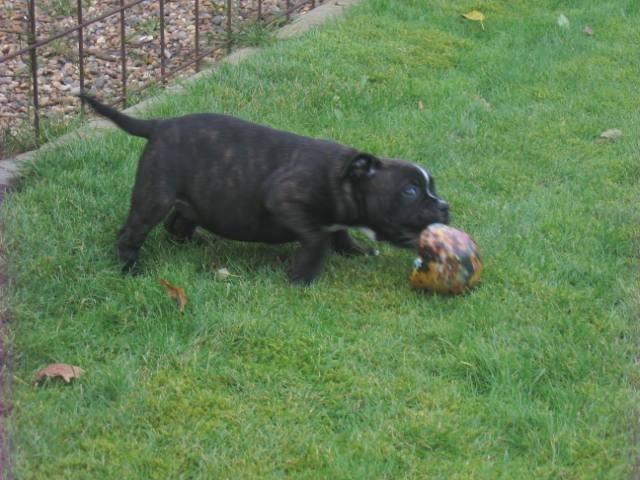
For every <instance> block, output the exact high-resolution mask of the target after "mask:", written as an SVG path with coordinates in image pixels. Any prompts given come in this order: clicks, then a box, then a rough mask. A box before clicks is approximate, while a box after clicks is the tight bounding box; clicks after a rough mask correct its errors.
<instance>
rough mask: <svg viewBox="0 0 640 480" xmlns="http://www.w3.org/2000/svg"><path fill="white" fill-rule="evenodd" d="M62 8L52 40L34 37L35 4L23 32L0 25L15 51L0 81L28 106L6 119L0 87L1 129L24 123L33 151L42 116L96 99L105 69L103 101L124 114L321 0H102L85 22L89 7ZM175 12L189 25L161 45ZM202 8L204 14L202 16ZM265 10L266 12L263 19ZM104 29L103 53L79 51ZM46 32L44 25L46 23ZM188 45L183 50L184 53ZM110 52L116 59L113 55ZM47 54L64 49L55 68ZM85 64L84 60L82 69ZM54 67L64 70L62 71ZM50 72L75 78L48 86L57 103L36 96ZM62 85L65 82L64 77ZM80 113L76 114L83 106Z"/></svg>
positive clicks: (1, 59)
mask: <svg viewBox="0 0 640 480" xmlns="http://www.w3.org/2000/svg"><path fill="white" fill-rule="evenodd" d="M47 1H48V0H47ZM66 1H67V7H71V9H69V10H68V11H67V15H66V20H67V21H66V25H65V24H64V22H61V27H60V28H59V30H58V26H57V25H54V28H53V30H54V32H49V33H48V35H47V36H43V37H41V36H39V32H38V26H39V22H38V20H39V18H38V11H39V8H38V6H37V5H36V1H35V0H28V5H27V9H26V12H24V14H22V13H20V14H19V15H18V16H20V15H24V17H23V18H19V20H24V22H23V25H24V24H26V25H25V26H26V31H21V28H15V27H14V28H13V29H11V28H9V25H7V28H4V29H3V25H0V33H2V32H4V33H8V34H15V35H17V36H18V37H19V38H20V42H22V43H23V45H20V46H19V47H18V48H14V49H13V51H9V53H7V50H8V49H9V48H8V47H6V48H3V49H0V55H2V56H0V79H2V78H5V79H7V78H9V79H11V80H14V81H13V82H12V83H16V82H15V79H19V80H20V81H21V87H22V89H23V90H24V89H25V88H27V87H25V83H26V84H28V92H25V93H26V94H27V98H28V105H24V104H23V105H18V102H14V103H16V105H15V111H12V106H13V104H12V101H13V99H12V92H10V91H8V92H5V93H3V90H2V88H1V87H2V86H3V85H2V84H0V95H2V96H0V101H2V100H3V96H4V101H5V106H4V107H5V108H4V110H3V111H4V112H5V113H4V115H3V114H2V113H1V112H0V120H4V119H7V118H8V119H9V122H14V123H18V122H22V124H23V127H24V123H25V122H27V125H30V128H31V130H32V135H33V140H34V141H33V143H34V144H35V145H38V144H39V143H40V139H41V117H42V116H43V114H46V112H47V111H49V110H50V109H54V107H56V106H60V104H61V103H62V102H63V101H64V102H67V103H69V100H70V98H72V95H71V94H72V93H73V92H74V91H80V90H82V91H86V90H89V91H93V92H97V91H100V90H101V89H102V87H103V86H104V77H101V76H100V75H97V74H96V73H97V71H100V70H101V68H102V67H104V68H106V67H107V66H108V67H109V69H110V72H111V76H114V71H115V70H118V75H117V76H118V77H119V78H117V79H112V78H108V80H109V81H110V82H111V81H112V80H114V81H117V83H119V85H116V86H115V87H114V88H112V89H111V90H110V91H111V93H112V95H111V98H110V99H108V100H109V103H111V104H115V103H121V104H122V106H123V107H126V106H127V103H128V101H129V99H130V98H131V96H132V95H133V94H134V93H138V92H140V91H142V90H144V89H146V88H148V87H150V86H152V85H165V84H166V83H167V81H168V79H169V78H171V77H173V76H175V75H176V74H178V73H180V72H183V71H185V70H186V69H189V68H190V69H192V71H196V72H197V71H199V70H200V69H201V67H202V63H203V61H204V59H206V58H207V57H209V58H213V59H215V58H218V57H220V56H222V55H223V54H225V53H228V52H229V51H230V50H231V48H232V46H233V44H234V42H235V41H237V39H238V38H239V33H241V32H242V31H246V30H247V29H251V28H265V27H268V26H269V25H273V24H275V23H278V22H282V23H284V22H286V21H288V20H289V19H290V16H291V15H292V14H294V13H295V12H299V11H305V10H309V9H312V8H315V6H316V3H321V0H318V1H317V2H316V0H271V1H269V0H173V1H171V0H130V1H126V0H110V1H106V2H104V1H103V2H100V4H101V5H102V7H103V8H104V7H105V5H106V8H107V9H106V11H103V12H100V13H98V14H96V13H95V9H92V12H91V13H93V16H89V18H87V15H86V10H87V5H88V2H90V1H91V0H75V6H74V5H73V2H74V0H66ZM16 3H18V2H16ZM45 3H46V2H45ZM185 4H187V5H189V4H190V5H191V6H192V7H187V8H186V9H185V8H184V7H185ZM176 5H179V6H181V7H182V11H185V10H186V11H188V12H189V16H190V17H191V18H190V20H191V22H190V23H185V22H183V23H182V25H181V26H178V27H175V26H174V28H173V32H172V38H174V37H176V35H177V38H178V40H177V41H173V40H172V39H168V38H167V18H168V16H171V15H173V13H174V12H173V11H172V12H169V13H167V11H166V10H167V7H175V6H176ZM137 6H142V7H145V8H146V11H145V15H144V19H143V21H144V23H145V26H144V28H142V29H140V28H137V29H136V28H134V27H133V26H132V23H134V21H135V20H139V17H140V16H138V15H136V14H134V13H133V12H134V10H135V8H136V7H137ZM151 6H154V7H156V6H157V8H153V14H152V15H149V8H150V7H151ZM203 6H206V8H205V9H204V10H205V11H203ZM265 6H267V7H268V9H267V11H265ZM12 8H13V7H12ZM17 8H18V7H16V9H17ZM174 10H175V9H174ZM214 14H215V15H214ZM69 21H71V22H73V23H72V25H71V26H69V25H68V24H69ZM108 22H111V27H112V29H111V32H110V33H111V35H110V40H111V41H110V42H109V44H110V46H111V50H109V49H108V48H107V49H106V50H105V49H100V48H87V43H92V44H94V43H95V42H88V40H94V39H95V37H96V35H97V33H96V30H95V29H96V28H99V27H96V26H99V25H104V24H106V23H108ZM54 23H55V22H54ZM138 23H139V22H138ZM50 24H51V22H49V23H48V25H50ZM116 24H117V26H116ZM212 25H215V28H211V27H212ZM94 27H95V28H94ZM49 30H51V28H50V29H49ZM116 31H117V34H116V33H115V32H116ZM140 32H142V34H140ZM116 37H117V38H116ZM189 37H191V38H190V39H189ZM97 40H98V42H100V41H101V40H102V43H103V44H104V43H105V42H104V36H102V35H100V36H98V37H97ZM174 40H175V39H174ZM188 43H191V47H190V48H189V47H185V44H188ZM116 44H117V47H118V48H117V51H116V50H115V48H113V47H114V46H115V45H116ZM61 45H62V46H61ZM1 46H2V45H0V47H1ZM54 47H55V48H58V49H60V48H64V49H65V53H64V54H63V55H60V57H62V58H66V60H63V61H61V62H58V63H59V65H57V66H56V65H53V66H52V65H51V64H48V63H46V61H41V60H43V55H42V54H41V51H42V50H45V49H47V48H49V49H51V48H54ZM135 52H137V53H136V55H138V57H143V58H144V61H143V62H142V63H143V65H142V67H141V66H140V65H137V66H135V65H133V64H132V61H131V57H132V55H133V54H134V53H135ZM154 57H155V58H154ZM88 59H90V61H89V64H88ZM11 61H14V62H15V61H19V62H20V63H21V64H22V65H24V68H22V70H20V69H15V68H9V66H12V65H10V62H11ZM61 64H64V67H63V65H61ZM115 64H119V66H118V68H115ZM88 67H89V71H88V69H87V68H88ZM56 68H60V69H62V70H63V71H64V72H63V73H65V74H68V73H69V69H72V70H73V74H72V76H73V77H75V78H73V79H72V81H69V83H72V85H73V86H70V85H66V84H65V85H63V84H61V83H60V82H55V84H56V85H57V86H58V87H59V88H62V89H64V92H63V94H59V95H57V98H56V96H55V95H43V92H42V91H41V89H47V91H51V85H48V84H47V82H48V81H49V80H48V77H47V73H51V70H52V69H54V70H55V69H56ZM132 69H135V70H140V69H142V70H143V71H144V73H145V77H146V78H145V80H144V81H141V80H140V79H139V78H138V79H137V81H136V84H135V85H130V82H129V77H130V73H131V71H132ZM59 75H62V74H59ZM65 80H67V78H66V77H65ZM112 83H113V82H112ZM114 92H117V95H113V93H114ZM43 97H47V98H48V99H49V100H48V101H47V102H45V103H43V102H42V101H41V99H42V98H43ZM71 101H73V100H71ZM22 103H24V102H22ZM75 105H77V102H76V103H75ZM75 105H69V109H70V110H73V109H75V108H77V107H76V106H75ZM80 108H81V111H82V113H83V114H84V105H82V106H81V107H80ZM25 110H26V111H25ZM65 111H66V110H65ZM2 117H4V119H3V118H2ZM4 123H7V122H4ZM4 128H6V126H5V127H4ZM1 153H2V148H1V147H0V154H1Z"/></svg>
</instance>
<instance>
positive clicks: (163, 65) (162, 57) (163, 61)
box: [160, 0, 167, 85]
mask: <svg viewBox="0 0 640 480" xmlns="http://www.w3.org/2000/svg"><path fill="white" fill-rule="evenodd" d="M165 48H166V44H165V41H164V0H160V79H161V80H162V84H163V85H166V83H167V79H166V78H165V69H166V57H165Z"/></svg>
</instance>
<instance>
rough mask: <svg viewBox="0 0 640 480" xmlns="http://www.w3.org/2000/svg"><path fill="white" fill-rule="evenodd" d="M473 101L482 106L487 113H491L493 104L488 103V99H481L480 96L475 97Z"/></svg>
mask: <svg viewBox="0 0 640 480" xmlns="http://www.w3.org/2000/svg"><path fill="white" fill-rule="evenodd" d="M473 99H474V100H475V101H476V102H477V103H478V105H480V106H481V107H482V108H483V109H484V110H485V111H487V112H490V111H491V104H490V103H489V102H488V101H487V99H486V98H483V97H481V96H480V95H475V96H474V97H473Z"/></svg>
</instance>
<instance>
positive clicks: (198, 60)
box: [194, 0, 200, 72]
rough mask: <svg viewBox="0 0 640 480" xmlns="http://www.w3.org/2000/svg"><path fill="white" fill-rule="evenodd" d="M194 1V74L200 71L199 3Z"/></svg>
mask: <svg viewBox="0 0 640 480" xmlns="http://www.w3.org/2000/svg"><path fill="white" fill-rule="evenodd" d="M195 1H196V5H195V12H194V13H195V17H196V32H195V33H196V38H195V43H196V45H195V46H196V72H199V71H200V2H199V1H198V0H195Z"/></svg>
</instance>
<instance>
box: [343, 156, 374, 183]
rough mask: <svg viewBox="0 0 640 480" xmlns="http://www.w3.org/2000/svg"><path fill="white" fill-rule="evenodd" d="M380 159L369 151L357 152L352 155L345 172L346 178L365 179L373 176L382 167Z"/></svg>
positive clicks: (344, 176)
mask: <svg viewBox="0 0 640 480" xmlns="http://www.w3.org/2000/svg"><path fill="white" fill-rule="evenodd" d="M381 164H382V162H380V159H379V158H377V157H374V156H373V155H370V154H368V153H357V154H355V155H354V156H353V157H351V158H350V159H349V160H348V161H347V164H346V165H345V169H344V172H343V178H344V179H347V178H348V179H351V180H364V179H365V178H369V177H373V176H374V175H375V174H376V171H377V170H378V168H380V165H381Z"/></svg>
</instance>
